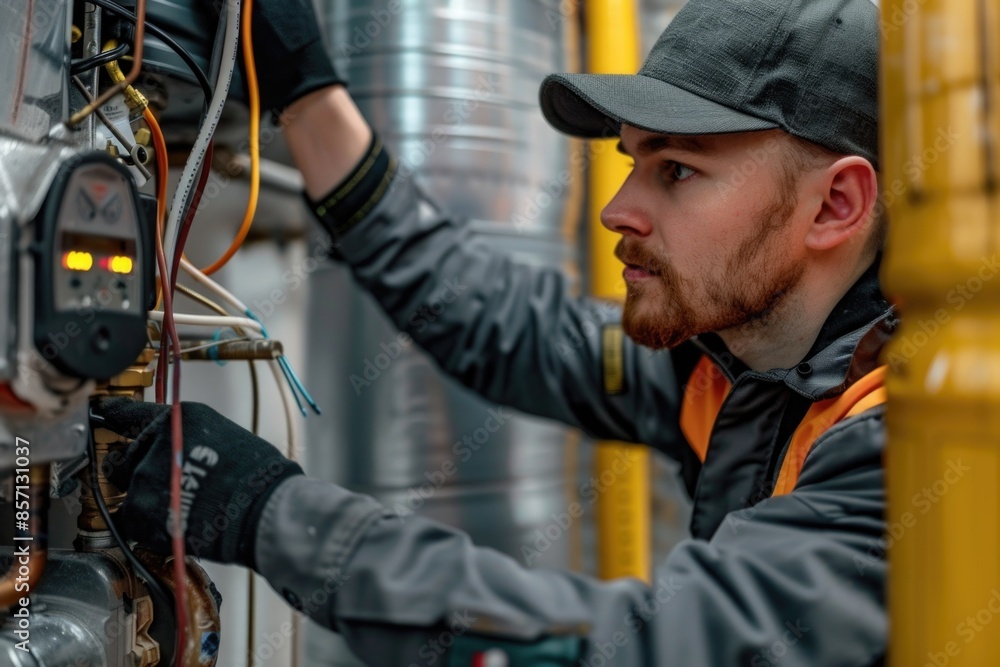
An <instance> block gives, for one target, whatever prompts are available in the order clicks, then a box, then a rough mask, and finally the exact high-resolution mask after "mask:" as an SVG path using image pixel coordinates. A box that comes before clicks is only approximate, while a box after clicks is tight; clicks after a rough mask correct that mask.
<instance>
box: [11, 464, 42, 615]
mask: <svg viewBox="0 0 1000 667" xmlns="http://www.w3.org/2000/svg"><path fill="white" fill-rule="evenodd" d="M49 474H50V471H49V466H48V465H40V466H35V467H33V468H30V469H29V471H28V507H29V514H28V529H27V531H18V533H21V532H23V533H24V535H23V537H25V538H29V539H26V540H24V541H22V542H19V543H18V545H21V544H23V545H26V546H27V549H28V557H27V562H26V563H21V562H19V558H18V557H17V550H16V549H15V557H14V560H13V562H12V563H11V566H10V570H9V571H8V572H7V573H6V574H4V575H3V578H0V609H6V608H8V607H11V606H12V605H14V604H15V603H16V602H17V600H18V599H20V598H21V597H25V596H26V595H27V591H31V590H32V589H34V588H35V585H36V584H37V583H38V580H39V579H40V578H41V576H42V572H44V571H45V565H46V564H47V563H48V562H49V550H48V547H49V479H50V477H49ZM15 497H16V496H15ZM24 569H27V571H28V576H27V578H25V577H24V576H23V575H22V574H21V572H22V571H23V570H24ZM25 584H27V586H25Z"/></svg>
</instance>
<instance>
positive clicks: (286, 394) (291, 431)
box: [267, 359, 299, 461]
mask: <svg viewBox="0 0 1000 667" xmlns="http://www.w3.org/2000/svg"><path fill="white" fill-rule="evenodd" d="M267 365H268V366H270V367H271V372H272V373H273V374H274V383H275V384H276V385H278V393H279V394H281V405H282V407H283V408H284V409H285V428H286V429H287V438H288V458H290V459H291V460H293V461H295V460H296V459H297V458H298V456H299V445H298V443H297V442H296V441H295V422H294V420H293V418H292V415H293V414H294V413H293V412H292V390H291V388H290V387H289V386H288V383H287V382H285V376H284V374H283V373H282V372H281V367H280V366H279V365H278V362H277V361H275V360H273V359H272V360H270V361H268V362H267Z"/></svg>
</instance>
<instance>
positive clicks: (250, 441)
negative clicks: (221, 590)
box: [92, 397, 303, 568]
mask: <svg viewBox="0 0 1000 667" xmlns="http://www.w3.org/2000/svg"><path fill="white" fill-rule="evenodd" d="M92 413H93V415H94V416H95V417H96V420H95V421H96V422H97V423H98V424H100V425H101V426H103V427H104V428H107V429H108V430H109V431H113V432H114V433H117V434H119V435H122V436H125V437H127V438H134V440H133V442H132V443H131V444H130V445H129V447H128V449H127V450H126V452H125V454H124V455H123V456H122V455H119V456H117V457H115V456H114V455H111V456H109V457H108V458H107V459H106V460H105V465H104V474H105V476H106V477H107V478H108V479H110V480H111V481H112V482H114V483H115V484H116V485H117V486H118V487H119V488H121V489H127V490H128V497H127V498H126V500H125V502H124V504H123V505H122V507H121V508H120V509H119V510H118V512H117V513H116V515H115V525H117V526H118V528H119V529H120V530H121V531H122V533H123V534H124V535H125V537H126V538H127V539H131V540H135V541H136V542H138V543H139V544H140V545H142V546H143V547H146V548H147V549H149V550H150V551H155V552H158V553H161V554H169V553H170V551H171V539H170V523H169V522H170V459H171V449H170V447H171V438H170V433H171V428H170V406H167V405H159V404H155V403H141V402H138V401H133V400H131V399H128V398H120V397H113V398H102V399H99V400H98V401H96V402H95V403H94V405H93V406H92ZM181 417H182V425H183V435H184V463H183V473H182V478H181V489H182V495H181V516H182V519H184V518H186V522H185V523H184V526H185V528H184V536H185V543H186V545H187V552H188V553H189V554H190V555H192V556H197V557H199V558H207V559H209V560H214V561H217V562H220V563H239V564H241V565H245V566H247V567H250V568H252V567H254V542H255V539H256V534H257V524H258V523H259V521H260V514H261V511H262V510H263V508H264V505H265V503H266V502H267V499H268V498H269V497H270V495H271V493H272V492H273V491H274V489H275V488H277V487H278V485H279V484H280V483H281V482H282V481H284V480H285V479H287V478H289V477H292V476H294V475H301V474H303V472H302V468H301V467H300V466H299V464H297V463H295V462H294V461H290V460H289V459H287V458H285V457H284V456H282V454H281V452H279V451H278V450H277V449H276V448H275V447H274V445H272V444H270V443H268V442H266V441H265V440H262V439H260V438H258V437H257V436H255V435H253V434H252V433H250V432H249V431H247V430H245V429H244V428H242V427H240V426H238V425H237V424H234V423H233V422H231V421H230V420H228V419H226V418H225V417H223V416H222V415H220V414H219V413H218V412H216V411H215V410H213V409H212V408H210V407H208V406H207V405H202V404H200V403H182V404H181ZM101 419H103V422H102V421H101Z"/></svg>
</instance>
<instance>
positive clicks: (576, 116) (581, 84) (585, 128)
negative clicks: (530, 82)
mask: <svg viewBox="0 0 1000 667" xmlns="http://www.w3.org/2000/svg"><path fill="white" fill-rule="evenodd" d="M539 96H540V99H541V104H542V113H543V114H544V115H545V118H546V120H548V121H549V123H550V124H551V125H552V126H553V127H554V128H556V129H557V130H559V131H560V132H565V133H566V134H570V135H573V136H576V137H583V138H586V139H593V138H600V137H613V136H617V135H618V134H619V133H620V131H621V125H622V124H623V123H624V124H626V125H631V126H633V127H637V128H640V129H643V130H647V131H649V132H658V133H662V134H727V133H730V132H755V131H758V130H772V129H775V128H778V127H780V126H779V125H777V124H775V123H773V122H771V121H767V120H763V119H760V118H757V117H756V116H750V115H748V114H745V113H742V112H740V111H735V110H734V109H731V108H729V107H727V106H724V105H722V104H719V103H717V102H713V101H711V100H707V99H705V98H703V97H699V96H697V95H695V94H694V93H690V92H688V91H686V90H684V89H683V88H678V87H677V86H674V85H672V84H669V83H666V82H664V81H660V80H659V79H654V78H652V77H648V76H643V75H640V74H552V75H550V76H548V77H546V78H545V80H544V81H543V82H542V86H541V89H540V91H539Z"/></svg>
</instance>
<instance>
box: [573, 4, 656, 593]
mask: <svg viewBox="0 0 1000 667" xmlns="http://www.w3.org/2000/svg"><path fill="white" fill-rule="evenodd" d="M585 16H586V21H587V24H586V32H587V71H588V72H591V73H597V74H634V73H635V72H636V71H638V69H639V64H640V63H639V29H638V27H639V26H638V17H637V12H636V2H635V0H588V2H587V4H586V13H585ZM616 142H617V138H615V139H602V140H596V141H592V142H591V143H590V157H591V160H590V179H589V184H590V192H589V194H590V204H589V212H588V213H589V215H588V217H589V225H588V228H589V241H590V277H591V285H592V288H591V294H592V295H593V296H595V297H598V298H601V299H609V300H617V301H621V300H622V299H623V298H624V296H625V283H624V281H623V279H622V268H623V267H622V265H621V263H620V262H619V261H618V260H617V259H616V258H615V256H614V254H613V251H614V247H615V244H616V243H617V242H618V237H617V236H616V235H615V234H612V233H611V232H609V231H608V230H606V229H605V228H604V227H602V226H601V219H600V216H601V210H602V209H603V208H604V207H605V206H606V205H607V204H608V203H609V202H610V201H611V199H612V197H614V195H615V193H616V192H617V191H618V188H620V187H621V185H622V183H624V182H625V178H626V177H627V176H628V173H629V166H628V160H627V158H626V157H625V156H623V155H621V154H620V153H618V152H617V151H616V150H615V143H616ZM649 475H650V468H649V451H648V449H646V448H645V447H637V446H635V445H627V444H624V443H613V442H606V443H601V444H599V445H598V446H597V455H596V462H595V470H594V481H595V489H596V490H597V491H599V494H598V495H597V532H598V548H599V553H598V574H599V575H600V576H601V577H602V578H604V579H614V578H617V577H637V578H640V579H643V580H645V581H649V580H650V578H651V572H652V567H651V559H652V543H651V540H650V521H651V518H650V490H649Z"/></svg>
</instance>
